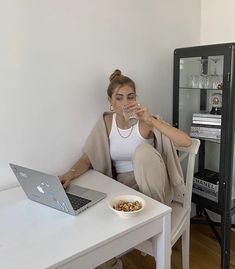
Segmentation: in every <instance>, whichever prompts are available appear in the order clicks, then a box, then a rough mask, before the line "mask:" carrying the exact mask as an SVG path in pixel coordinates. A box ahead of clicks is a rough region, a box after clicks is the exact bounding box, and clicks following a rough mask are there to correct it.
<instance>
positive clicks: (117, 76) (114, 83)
mask: <svg viewBox="0 0 235 269" xmlns="http://www.w3.org/2000/svg"><path fill="white" fill-rule="evenodd" d="M109 81H110V83H109V86H108V89H107V94H108V96H109V97H112V94H113V92H114V90H115V89H116V88H117V87H122V86H125V85H128V86H130V87H131V88H132V89H133V90H134V92H135V93H136V87H135V82H134V81H133V80H132V79H130V78H129V77H127V76H123V75H122V72H121V71H120V70H119V69H116V70H115V71H114V72H113V73H112V74H111V75H110V77H109Z"/></svg>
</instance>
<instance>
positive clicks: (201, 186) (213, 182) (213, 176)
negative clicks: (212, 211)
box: [193, 169, 219, 202]
mask: <svg viewBox="0 0 235 269" xmlns="http://www.w3.org/2000/svg"><path fill="white" fill-rule="evenodd" d="M193 193H195V194H198V195H200V196H203V197H205V198H207V199H210V200H212V201H214V202H218V194H219V173H217V172H214V171H211V170H209V169H203V170H202V171H200V172H197V173H195V174H194V178H193Z"/></svg>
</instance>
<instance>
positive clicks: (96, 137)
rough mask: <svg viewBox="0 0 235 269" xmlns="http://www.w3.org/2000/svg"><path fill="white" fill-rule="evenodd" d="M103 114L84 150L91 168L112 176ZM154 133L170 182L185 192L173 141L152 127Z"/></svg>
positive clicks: (176, 188)
mask: <svg viewBox="0 0 235 269" xmlns="http://www.w3.org/2000/svg"><path fill="white" fill-rule="evenodd" d="M107 113H109V112H106V113H104V115H105V114H107ZM104 115H103V116H102V117H100V119H99V120H98V121H97V123H96V125H95V126H94V128H93V129H92V131H91V133H90V135H89V136H88V138H87V140H86V143H85V147H84V152H85V153H86V154H87V155H88V157H89V160H90V162H91V165H92V167H93V169H95V170H96V171H98V172H100V173H102V174H105V175H107V176H109V177H113V173H112V162H111V157H110V150H109V139H108V134H107V130H106V126H105V122H104ZM154 135H155V137H156V149H157V150H158V152H159V153H160V154H161V155H162V158H163V160H164V162H165V165H166V169H167V173H168V177H169V180H170V183H171V185H172V187H173V188H174V191H175V193H180V194H183V193H185V191H186V188H185V184H184V177H183V173H182V169H181V165H180V162H179V158H178V155H177V152H176V149H175V146H174V144H173V142H172V141H171V140H170V139H169V138H168V137H167V136H165V135H163V134H162V133H160V132H159V131H158V130H157V129H154Z"/></svg>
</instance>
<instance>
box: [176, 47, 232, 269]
mask: <svg viewBox="0 0 235 269" xmlns="http://www.w3.org/2000/svg"><path fill="white" fill-rule="evenodd" d="M234 50H235V43H226V44H216V45H207V46H197V47H188V48H179V49H176V50H175V51H174V86H173V88H174V89H173V90H174V91H173V125H174V126H175V127H178V128H180V129H181V130H183V131H185V132H186V133H188V134H189V135H191V136H192V137H197V138H199V139H200V140H201V145H200V149H199V154H198V156H197V159H196V164H195V174H194V182H193V196H192V200H193V202H194V203H195V204H196V206H197V210H198V211H197V212H204V213H205V215H206V216H207V218H208V219H209V222H210V225H211V227H212V229H213V231H214V232H215V234H216V236H217V238H218V240H219V242H220V244H221V268H223V269H225V268H226V269H227V268H229V264H230V235H231V217H232V215H233V214H234V213H235V192H234V189H235V176H234V166H235V164H234V159H235V158H234V113H235V86H234V72H235V70H234V68H235V59H234ZM207 210H210V211H212V212H215V213H217V214H219V215H220V216H221V221H220V222H219V224H220V226H221V235H220V236H219V235H218V233H217V230H216V229H215V228H214V226H213V222H212V221H210V218H209V216H208V215H207Z"/></svg>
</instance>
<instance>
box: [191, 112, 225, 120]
mask: <svg viewBox="0 0 235 269" xmlns="http://www.w3.org/2000/svg"><path fill="white" fill-rule="evenodd" d="M193 117H200V118H213V119H221V115H218V114H210V112H209V111H208V112H207V111H205V112H204V111H200V112H194V113H193Z"/></svg>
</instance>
